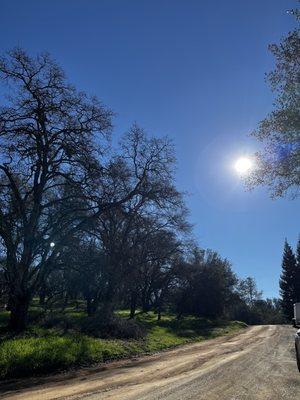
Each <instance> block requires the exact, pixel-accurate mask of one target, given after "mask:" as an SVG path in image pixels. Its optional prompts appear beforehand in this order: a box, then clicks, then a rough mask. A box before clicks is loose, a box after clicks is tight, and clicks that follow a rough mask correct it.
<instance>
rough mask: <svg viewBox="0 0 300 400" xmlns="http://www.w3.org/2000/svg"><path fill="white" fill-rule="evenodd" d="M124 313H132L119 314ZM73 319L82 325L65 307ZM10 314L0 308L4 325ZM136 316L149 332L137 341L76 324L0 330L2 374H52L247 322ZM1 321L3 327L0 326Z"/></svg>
mask: <svg viewBox="0 0 300 400" xmlns="http://www.w3.org/2000/svg"><path fill="white" fill-rule="evenodd" d="M119 314H120V315H122V317H124V318H125V317H126V316H127V315H128V313H127V312H126V311H122V312H120V313H119ZM67 315H68V318H69V320H70V319H72V321H73V322H74V321H75V325H76V323H77V324H80V323H81V321H82V319H83V318H84V316H83V314H82V313H81V312H75V311H74V310H72V309H69V310H67ZM7 318H8V313H7V312H2V313H0V324H1V325H2V331H3V326H4V325H5V324H6V323H7ZM137 321H138V322H139V323H140V324H141V325H142V327H143V329H145V331H146V332H147V334H146V336H145V338H142V339H139V340H120V339H100V338H95V337H91V336H87V335H84V334H82V333H79V332H77V331H76V330H74V329H71V330H67V331H66V330H65V329H64V330H62V329H61V328H57V327H54V328H51V329H50V328H48V329H46V328H42V327H40V326H39V325H38V324H32V325H31V326H30V327H29V329H28V330H27V331H26V332H25V333H24V334H22V335H20V336H17V337H11V336H9V334H7V333H4V332H3V333H2V336H1V342H0V378H1V379H5V378H11V377H21V376H30V375H37V374H42V373H49V372H53V371H57V370H62V369H67V368H70V367H74V366H84V365H85V366H86V365H92V364H95V363H100V362H105V361H108V360H113V359H120V358H125V357H130V356H136V355H140V354H146V353H153V352H156V351H159V350H163V349H167V348H170V347H174V346H178V345H182V344H185V343H188V342H192V341H201V340H205V339H210V338H214V337H216V336H220V335H226V334H229V333H233V332H236V331H238V330H240V329H243V328H245V327H246V325H245V324H244V323H242V322H237V321H234V322H226V321H210V320H205V319H199V318H195V317H185V318H184V319H182V320H180V321H178V320H176V318H175V316H174V315H171V314H169V315H165V316H163V317H162V320H161V321H159V322H157V320H156V315H155V314H154V313H152V312H150V313H147V314H138V315H137ZM1 325H0V329H1Z"/></svg>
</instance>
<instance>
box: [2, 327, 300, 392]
mask: <svg viewBox="0 0 300 400" xmlns="http://www.w3.org/2000/svg"><path fill="white" fill-rule="evenodd" d="M294 332H295V331H294V330H293V328H290V327H287V326H255V327H251V328H248V329H247V330H245V331H243V332H242V333H239V334H237V335H235V336H232V337H222V338H217V339H214V340H209V341H205V342H202V343H196V344H191V345H187V346H184V347H181V348H177V349H174V350H170V351H167V352H164V353H161V354H156V355H153V356H150V357H143V358H140V359H137V360H131V361H124V362H118V363H114V364H112V365H109V366H107V367H106V369H104V370H102V371H99V370H98V371H96V370H94V371H86V372H80V373H78V374H77V375H76V376H73V377H69V379H66V378H67V377H66V378H65V379H62V377H57V378H56V379H55V381H53V378H52V379H50V378H48V379H46V380H45V381H44V382H43V383H42V384H41V385H40V386H37V387H35V388H34V389H29V388H27V389H24V388H22V389H20V390H19V391H17V392H16V391H15V390H13V391H11V392H9V391H7V390H8V389H7V388H6V389H5V388H2V390H1V391H0V392H1V394H0V398H5V399H10V400H50V399H65V400H67V399H72V400H75V399H82V400H107V399H111V400H121V399H122V400H162V399H166V400H192V399H193V400H196V399H197V400H200V399H201V400H221V399H222V400H246V399H247V400H252V399H255V400H262V399H263V400H283V399H286V400H299V399H300V374H299V373H298V371H297V367H296V362H295V355H294V342H293V334H294ZM13 389H16V388H13ZM5 390H6V392H5Z"/></svg>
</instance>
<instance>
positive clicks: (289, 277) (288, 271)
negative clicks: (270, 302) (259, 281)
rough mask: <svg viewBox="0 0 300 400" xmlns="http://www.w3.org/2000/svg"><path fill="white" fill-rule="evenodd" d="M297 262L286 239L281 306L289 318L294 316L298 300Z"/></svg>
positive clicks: (280, 282)
mask: <svg viewBox="0 0 300 400" xmlns="http://www.w3.org/2000/svg"><path fill="white" fill-rule="evenodd" d="M296 282H297V262H296V257H295V255H294V253H293V250H292V248H291V246H290V245H289V244H288V242H287V241H285V244H284V251H283V258H282V273H281V276H280V281H279V286H280V294H281V306H282V310H283V313H284V315H285V317H286V318H287V319H288V320H291V319H292V318H293V314H294V311H293V305H294V303H296V301H297V289H296V286H297V284H296Z"/></svg>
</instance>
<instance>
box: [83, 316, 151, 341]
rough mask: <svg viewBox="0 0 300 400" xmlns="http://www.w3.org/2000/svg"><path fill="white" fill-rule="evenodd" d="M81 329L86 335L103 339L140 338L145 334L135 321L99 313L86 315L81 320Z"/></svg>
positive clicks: (143, 329)
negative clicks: (90, 315)
mask: <svg viewBox="0 0 300 400" xmlns="http://www.w3.org/2000/svg"><path fill="white" fill-rule="evenodd" d="M81 331H82V332H83V333H85V334H87V335H91V336H94V337H100V338H104V339H106V338H115V339H141V338H144V337H145V336H146V330H145V328H144V327H142V326H141V325H139V324H138V323H137V322H136V321H133V320H128V319H125V318H120V317H118V316H115V315H103V314H100V313H99V314H97V315H95V316H93V317H88V318H87V319H86V320H85V321H84V322H83V325H82V328H81Z"/></svg>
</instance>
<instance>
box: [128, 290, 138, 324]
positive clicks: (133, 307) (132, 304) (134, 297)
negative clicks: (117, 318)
mask: <svg viewBox="0 0 300 400" xmlns="http://www.w3.org/2000/svg"><path fill="white" fill-rule="evenodd" d="M136 300H137V295H136V293H132V294H131V299H130V315H129V319H134V317H135V311H136Z"/></svg>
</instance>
